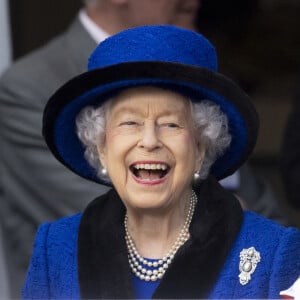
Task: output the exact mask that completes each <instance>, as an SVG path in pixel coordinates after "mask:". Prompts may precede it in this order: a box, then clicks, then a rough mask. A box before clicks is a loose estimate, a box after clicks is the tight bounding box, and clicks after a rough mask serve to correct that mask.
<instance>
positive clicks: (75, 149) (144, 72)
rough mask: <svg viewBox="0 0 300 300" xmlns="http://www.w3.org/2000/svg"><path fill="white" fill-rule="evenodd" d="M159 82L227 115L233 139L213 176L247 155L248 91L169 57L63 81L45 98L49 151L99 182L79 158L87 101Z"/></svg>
mask: <svg viewBox="0 0 300 300" xmlns="http://www.w3.org/2000/svg"><path fill="white" fill-rule="evenodd" d="M144 85H151V86H158V87H162V88H167V89H171V90H173V91H175V92H179V93H182V94H184V95H186V96H188V97H189V98H190V99H191V100H192V101H193V102H200V101H201V100H203V99H208V100H211V101H213V102H215V103H216V104H217V105H219V106H220V108H221V110H222V111H223V112H224V113H225V114H226V115H227V117H228V123H229V130H230V134H231V135H232V142H231V144H230V146H229V148H228V149H227V150H226V151H225V153H224V154H223V155H221V156H220V157H219V158H218V159H217V160H216V162H215V163H214V164H213V165H212V168H211V172H210V174H212V175H213V176H215V177H216V178H217V179H222V178H225V177H227V176H229V175H231V174H232V173H234V172H235V171H236V170H237V169H238V168H239V167H240V166H241V165H242V164H243V163H244V162H245V160H246V159H247V158H248V156H249V155H250V153H251V152H252V151H253V148H254V146H255V143H256V140H257V135H258V126H259V121H258V115H257V112H256V110H255V108H254V106H253V104H252V102H251V100H250V99H249V97H248V95H247V94H246V93H245V92H244V91H243V90H242V89H241V88H239V87H238V85H236V84H235V83H234V82H233V81H232V80H230V79H228V78H227V77H225V76H223V75H222V74H220V73H217V72H213V71H210V70H208V69H205V68H200V67H194V66H191V65H184V64H180V63H172V62H160V61H146V62H128V63H122V64H118V65H112V66H109V67H105V68H100V69H95V70H92V71H88V72H85V73H83V74H81V75H79V76H77V77H75V78H73V79H72V80H70V81H69V82H67V83H66V84H65V85H63V86H62V87H61V88H60V89H59V90H58V91H57V92H56V93H55V94H54V95H53V96H52V97H51V98H50V99H49V101H48V103H47V105H46V107H45V111H44V116H43V135H44V138H45V141H46V143H47V145H48V147H49V149H50V150H51V151H52V153H53V154H54V156H55V157H56V158H57V159H58V160H59V161H60V162H61V163H62V164H64V165H65V166H66V167H68V168H69V169H70V170H72V171H73V172H75V173H77V174H78V175H80V176H82V177H84V178H86V179H89V180H92V181H95V182H98V183H102V184H107V183H106V182H103V181H101V180H100V179H99V178H98V177H97V174H96V171H95V170H94V169H93V168H92V167H91V166H90V165H89V164H88V162H87V161H86V159H85V158H84V147H83V145H82V143H81V142H80V140H79V139H78V137H77V134H76V126H75V120H76V117H77V115H78V113H79V112H80V111H81V110H82V109H83V108H84V107H85V106H88V105H97V106H100V105H101V104H103V103H104V102H105V101H106V100H107V99H108V98H109V97H110V96H111V95H113V94H114V93H116V92H117V91H119V90H122V89H126V88H130V87H135V86H144Z"/></svg>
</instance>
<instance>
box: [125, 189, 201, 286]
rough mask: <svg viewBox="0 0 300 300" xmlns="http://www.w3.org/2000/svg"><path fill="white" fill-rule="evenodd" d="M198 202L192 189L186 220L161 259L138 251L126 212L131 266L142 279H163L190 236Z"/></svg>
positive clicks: (126, 233)
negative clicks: (144, 255)
mask: <svg viewBox="0 0 300 300" xmlns="http://www.w3.org/2000/svg"><path fill="white" fill-rule="evenodd" d="M196 203H197V196H196V194H195V192H194V191H192V195H191V198H190V206H189V209H188V213H187V216H186V219H185V222H184V225H183V227H182V229H181V230H180V233H179V235H178V237H177V239H176V241H175V242H174V244H173V245H172V247H171V249H170V250H169V252H168V253H167V254H166V255H165V256H164V257H163V258H161V259H157V260H154V261H153V260H151V261H149V260H147V259H145V258H143V257H142V256H141V255H140V254H139V253H138V251H137V249H136V247H135V245H134V242H133V240H132V238H131V236H130V234H129V230H128V225H127V223H128V215H127V213H126V215H125V219H124V227H125V240H126V244H127V250H128V261H129V265H130V268H131V271H132V272H133V273H134V274H135V275H136V276H137V277H138V278H140V279H141V280H145V281H150V280H151V281H156V280H158V279H161V278H162V277H163V276H164V274H165V272H166V270H167V269H168V267H169V265H170V264H171V262H172V261H173V258H174V256H175V254H176V252H177V251H178V249H179V248H180V247H181V246H182V245H183V244H184V243H185V242H186V241H187V240H188V239H189V238H190V233H189V227H190V224H191V221H192V218H193V214H194V210H195V206H196ZM146 267H150V268H151V269H147V268H146Z"/></svg>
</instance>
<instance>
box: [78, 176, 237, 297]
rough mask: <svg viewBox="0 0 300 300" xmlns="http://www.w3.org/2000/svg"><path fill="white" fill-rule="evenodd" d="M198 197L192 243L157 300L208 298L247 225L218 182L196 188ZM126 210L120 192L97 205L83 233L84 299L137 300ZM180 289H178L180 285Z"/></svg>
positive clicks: (85, 217) (80, 252) (86, 217)
mask: <svg viewBox="0 0 300 300" xmlns="http://www.w3.org/2000/svg"><path fill="white" fill-rule="evenodd" d="M194 189H195V192H196V194H197V197H198V204H197V206H196V210H195V214H194V217H193V220H192V224H191V228H190V232H191V238H190V240H189V241H188V242H187V243H186V244H185V245H184V246H183V247H181V249H180V250H179V251H178V252H177V254H176V256H175V258H174V260H173V262H172V264H171V265H170V267H169V268H168V270H167V272H166V273H165V275H164V277H163V279H162V280H161V282H160V284H159V286H158V288H157V289H156V291H155V293H154V295H153V298H155V299H171V298H172V299H183V298H185V299H197V298H198V299H199V298H207V297H208V295H209V291H210V290H211V289H212V287H213V285H214V283H215V281H216V279H217V277H218V274H219V272H220V271H221V269H222V266H223V264H224V261H225V259H226V257H227V254H228V252H229V250H230V248H231V246H232V243H233V242H234V240H235V238H236V236H237V234H238V232H239V229H240V226H241V222H242V210H241V207H240V205H239V203H238V201H237V200H236V198H235V197H233V196H232V194H231V193H229V192H227V191H225V190H224V189H223V188H222V187H221V186H220V185H219V184H218V183H217V182H216V181H215V180H214V179H213V178H209V179H207V180H205V181H204V182H203V183H202V184H201V185H200V186H198V187H194ZM124 214H125V207H124V205H123V204H122V202H121V200H120V199H119V197H118V195H117V193H116V192H115V191H114V190H111V191H109V192H108V193H107V194H105V195H103V196H101V197H99V198H97V199H96V200H94V201H93V202H92V203H91V204H90V205H89V206H88V208H87V209H86V210H85V212H84V214H83V217H82V220H81V224H80V227H79V237H78V268H79V270H78V272H79V282H80V290H81V297H82V298H98V299H104V298H105V299H120V298H123V299H132V298H134V291H133V285H132V281H131V271H130V268H129V265H128V259H127V249H126V244H125V238H124V236H125V232H124V225H123V221H124ZM174 283H175V284H174Z"/></svg>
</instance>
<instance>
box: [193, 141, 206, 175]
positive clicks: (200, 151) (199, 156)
mask: <svg viewBox="0 0 300 300" xmlns="http://www.w3.org/2000/svg"><path fill="white" fill-rule="evenodd" d="M196 151H197V152H196V162H195V167H196V171H197V172H198V171H199V170H200V169H201V167H202V163H203V160H204V156H205V146H204V145H203V144H201V143H199V142H197V144H196Z"/></svg>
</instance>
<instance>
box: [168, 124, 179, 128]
mask: <svg viewBox="0 0 300 300" xmlns="http://www.w3.org/2000/svg"><path fill="white" fill-rule="evenodd" d="M164 127H167V128H179V127H180V126H179V125H178V124H176V123H166V124H164Z"/></svg>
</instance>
